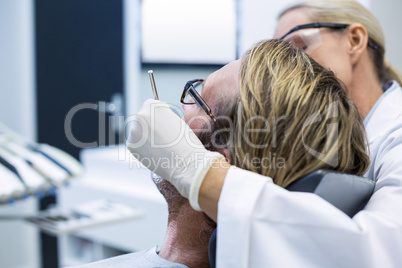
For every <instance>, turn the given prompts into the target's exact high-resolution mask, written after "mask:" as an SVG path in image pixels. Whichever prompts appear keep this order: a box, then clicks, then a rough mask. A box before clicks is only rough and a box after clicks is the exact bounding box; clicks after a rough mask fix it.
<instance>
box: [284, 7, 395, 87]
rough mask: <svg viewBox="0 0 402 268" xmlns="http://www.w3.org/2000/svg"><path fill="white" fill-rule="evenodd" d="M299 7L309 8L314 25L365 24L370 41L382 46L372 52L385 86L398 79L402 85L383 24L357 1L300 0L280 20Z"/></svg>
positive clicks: (286, 10)
mask: <svg viewBox="0 0 402 268" xmlns="http://www.w3.org/2000/svg"><path fill="white" fill-rule="evenodd" d="M297 8H306V10H307V14H308V15H309V17H310V18H311V20H312V22H330V23H342V24H353V23H360V24H362V25H363V26H364V28H366V31H367V33H368V37H369V40H370V42H372V43H374V44H376V45H377V46H378V48H377V49H372V48H368V49H369V51H370V53H371V56H372V59H373V64H374V66H375V68H376V72H377V76H378V79H379V81H380V83H381V84H382V85H384V84H386V83H387V82H389V81H390V80H396V81H397V82H398V83H399V84H400V85H402V75H401V73H400V72H399V71H398V70H397V69H396V68H395V67H393V66H392V65H391V63H390V62H389V60H388V59H387V58H386V57H385V39H384V34H383V31H382V28H381V25H380V24H379V22H378V21H377V19H376V18H375V17H374V15H373V14H372V13H371V12H370V11H369V10H368V9H367V8H365V7H364V6H363V5H361V4H360V3H359V2H357V1H355V0H305V1H297V2H296V3H295V4H293V5H291V6H290V7H288V8H286V9H285V10H284V11H282V13H281V14H280V16H279V17H281V16H282V15H284V14H285V13H286V12H288V11H290V10H294V9H297Z"/></svg>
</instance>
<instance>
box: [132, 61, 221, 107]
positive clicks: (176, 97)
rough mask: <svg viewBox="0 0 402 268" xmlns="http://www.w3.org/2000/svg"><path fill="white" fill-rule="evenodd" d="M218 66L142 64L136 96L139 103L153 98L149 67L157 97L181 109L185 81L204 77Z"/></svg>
mask: <svg viewBox="0 0 402 268" xmlns="http://www.w3.org/2000/svg"><path fill="white" fill-rule="evenodd" d="M220 67H221V66H219V65H205V66H202V65H193V66H191V65H182V66H180V65H175V66H171V65H150V64H146V65H143V66H142V68H141V75H140V91H139V96H138V97H139V99H140V103H143V102H144V101H145V100H147V99H149V98H153V94H152V89H151V85H150V82H149V76H148V70H150V69H152V70H153V71H154V75H155V83H156V86H157V89H158V95H159V99H160V100H162V101H165V102H167V103H169V104H172V105H175V106H176V107H178V109H179V110H182V108H181V103H180V97H181V94H182V92H183V89H184V85H185V84H186V82H187V81H189V80H192V79H196V78H202V79H205V78H207V77H208V75H210V74H211V73H213V72H214V71H216V70H218V69H219V68H220Z"/></svg>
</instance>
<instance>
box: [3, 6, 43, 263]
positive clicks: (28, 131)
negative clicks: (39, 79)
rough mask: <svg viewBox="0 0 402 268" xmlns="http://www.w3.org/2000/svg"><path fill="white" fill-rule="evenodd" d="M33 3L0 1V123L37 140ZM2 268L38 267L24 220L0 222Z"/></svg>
mask: <svg viewBox="0 0 402 268" xmlns="http://www.w3.org/2000/svg"><path fill="white" fill-rule="evenodd" d="M33 2H34V1H33V0H1V1H0V36H1V42H0V94H1V102H0V103H1V105H0V122H1V123H3V124H5V125H7V126H8V127H9V128H11V129H13V130H14V131H16V132H18V133H20V134H22V135H23V136H25V137H27V138H29V139H32V140H35V133H36V129H35V124H36V120H35V113H34V111H35V106H34V105H35V95H34V88H35V87H34V56H33V55H34V54H33V51H34V46H33V43H34V42H33V25H34V24H33V4H34V3H33ZM36 206H37V202H36V200H35V199H34V198H29V199H28V200H26V201H23V202H18V203H17V204H15V205H0V215H7V214H12V213H14V214H31V213H33V212H34V211H35V210H36ZM0 237H1V239H0V262H1V263H0V267H7V268H22V267H24V268H36V267H39V264H38V262H39V260H38V235H37V230H36V229H35V228H34V227H33V226H31V225H29V224H28V223H24V222H23V221H5V220H0Z"/></svg>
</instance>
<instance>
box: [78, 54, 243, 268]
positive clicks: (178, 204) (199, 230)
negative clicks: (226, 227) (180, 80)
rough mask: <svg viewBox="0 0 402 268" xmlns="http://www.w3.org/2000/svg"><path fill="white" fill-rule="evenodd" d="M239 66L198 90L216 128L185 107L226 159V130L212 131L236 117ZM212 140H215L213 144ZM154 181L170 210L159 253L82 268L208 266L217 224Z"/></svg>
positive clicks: (210, 144)
mask: <svg viewBox="0 0 402 268" xmlns="http://www.w3.org/2000/svg"><path fill="white" fill-rule="evenodd" d="M239 65H240V61H235V62H232V63H230V64H228V65H226V66H224V67H223V68H222V69H220V70H218V71H216V72H214V73H213V74H211V75H210V76H209V77H208V79H207V80H205V82H204V83H203V86H202V87H203V89H202V92H201V86H199V87H196V88H195V89H196V90H197V92H198V93H200V94H201V96H202V98H203V100H204V101H205V102H206V104H207V105H208V106H209V107H210V108H211V110H212V114H214V115H215V117H216V118H217V119H218V123H217V124H216V125H213V126H211V125H210V122H211V120H210V118H209V116H207V115H206V114H205V113H204V111H203V110H202V109H201V108H200V107H199V106H198V105H197V104H193V105H183V108H184V111H185V116H184V118H183V119H184V120H185V121H186V123H187V124H188V125H189V126H190V127H191V128H192V129H193V131H194V132H195V133H196V134H197V136H198V137H199V138H200V140H201V141H202V142H203V144H204V145H205V146H206V147H207V148H208V149H210V150H212V151H218V152H220V153H222V154H224V155H225V156H226V157H228V156H227V153H226V149H224V148H222V147H224V143H225V142H223V141H222V139H221V141H220V138H219V137H222V135H225V131H216V132H215V133H218V134H219V135H213V134H212V131H213V130H218V129H222V128H225V127H226V126H225V123H228V122H229V121H228V120H225V119H223V120H221V119H220V118H228V117H229V119H230V118H231V117H232V116H233V110H234V109H233V107H234V104H235V103H236V102H235V98H236V97H237V94H238V92H239V73H238V70H239ZM187 102H190V103H191V102H193V101H191V100H187ZM211 138H213V139H214V140H213V141H212V142H211ZM223 140H227V139H226V138H224V139H223ZM222 143H223V144H222ZM217 145H218V146H217ZM153 179H154V182H155V183H156V185H157V188H158V190H159V191H160V192H161V193H162V195H163V196H164V198H165V199H166V202H167V204H168V210H169V217H168V227H167V232H166V237H165V241H164V243H163V245H162V247H161V249H160V251H159V250H158V248H156V247H154V248H151V249H148V250H144V251H140V252H135V253H130V254H125V255H122V256H118V257H114V258H110V259H106V260H102V261H98V262H94V263H90V264H87V265H84V266H80V267H82V268H92V267H93V268H95V267H113V268H114V267H161V268H164V267H166V268H169V267H172V268H173V267H179V268H185V267H190V268H203V267H209V261H208V243H209V238H210V236H211V234H212V232H213V230H214V229H215V226H216V224H215V223H214V222H213V221H212V220H211V219H209V218H208V217H207V216H206V215H205V214H204V213H202V212H197V211H195V210H193V209H192V208H191V206H190V204H189V202H188V200H187V199H186V198H184V197H182V196H181V195H180V194H179V192H178V191H177V190H176V188H174V186H173V185H171V184H170V183H169V182H168V181H165V180H163V179H160V178H157V177H154V178H153ZM150 231H151V230H150Z"/></svg>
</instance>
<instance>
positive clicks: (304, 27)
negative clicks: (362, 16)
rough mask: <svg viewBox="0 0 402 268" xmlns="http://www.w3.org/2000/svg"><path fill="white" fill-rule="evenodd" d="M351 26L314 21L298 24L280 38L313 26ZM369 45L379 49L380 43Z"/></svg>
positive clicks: (337, 27)
mask: <svg viewBox="0 0 402 268" xmlns="http://www.w3.org/2000/svg"><path fill="white" fill-rule="evenodd" d="M348 27H349V24H341V23H328V22H314V23H309V24H303V25H298V26H296V27H294V28H293V29H291V30H290V31H289V32H287V33H286V34H285V35H283V36H282V37H281V38H280V39H281V40H284V39H285V37H286V36H288V35H290V34H291V33H294V32H296V31H299V30H303V29H313V28H331V29H346V28H348ZM367 45H368V46H369V47H371V48H372V49H377V48H378V45H376V44H375V43H374V42H372V41H370V40H369V42H368V44H367Z"/></svg>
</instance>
